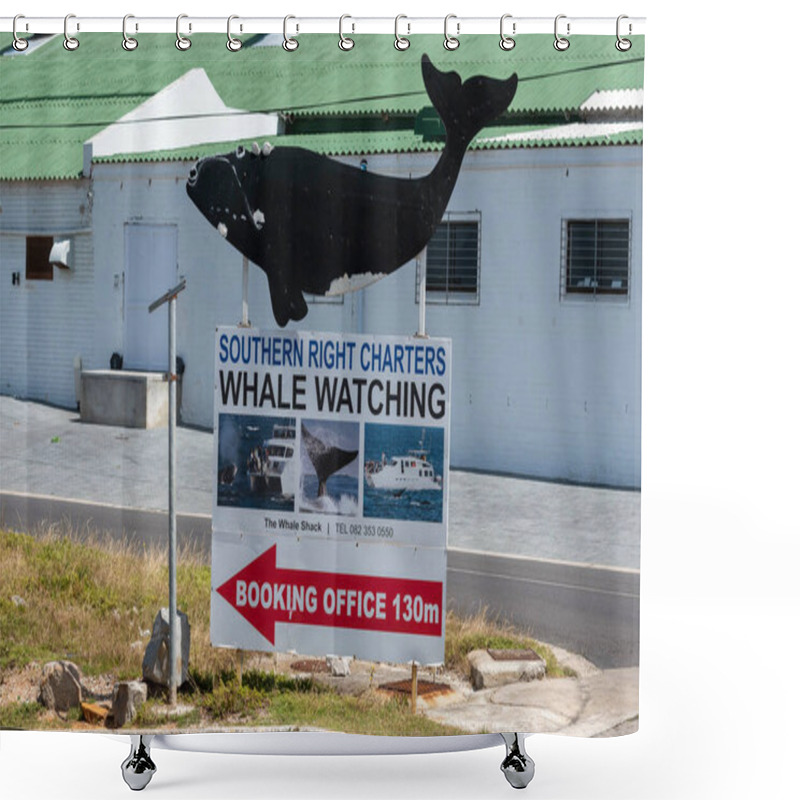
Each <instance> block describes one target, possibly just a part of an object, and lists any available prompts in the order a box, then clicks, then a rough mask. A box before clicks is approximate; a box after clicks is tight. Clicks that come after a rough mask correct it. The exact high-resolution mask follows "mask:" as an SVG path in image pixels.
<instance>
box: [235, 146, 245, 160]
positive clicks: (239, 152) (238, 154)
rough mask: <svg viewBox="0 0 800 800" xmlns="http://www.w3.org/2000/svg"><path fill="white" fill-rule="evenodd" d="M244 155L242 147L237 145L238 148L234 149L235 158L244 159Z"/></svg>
mask: <svg viewBox="0 0 800 800" xmlns="http://www.w3.org/2000/svg"><path fill="white" fill-rule="evenodd" d="M244 153H245V150H244V145H241V144H240V145H239V146H238V147H237V148H236V158H244Z"/></svg>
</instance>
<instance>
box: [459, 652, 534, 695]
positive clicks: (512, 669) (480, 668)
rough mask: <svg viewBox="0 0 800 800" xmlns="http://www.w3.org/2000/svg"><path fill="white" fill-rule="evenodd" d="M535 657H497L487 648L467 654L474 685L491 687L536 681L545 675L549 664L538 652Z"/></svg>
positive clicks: (475, 686) (475, 687)
mask: <svg viewBox="0 0 800 800" xmlns="http://www.w3.org/2000/svg"><path fill="white" fill-rule="evenodd" d="M534 655H536V658H535V659H505V660H497V659H495V658H494V657H493V656H492V655H491V654H490V653H489V652H488V651H487V650H473V651H472V652H471V653H468V654H467V660H468V661H469V667H470V679H471V681H472V687H473V688H474V689H476V690H480V689H491V688H493V687H495V686H505V685H506V684H508V683H517V682H519V681H534V680H538V679H541V678H543V677H544V674H545V672H546V669H547V666H546V664H545V662H544V659H542V658H541V656H539V655H538V654H534Z"/></svg>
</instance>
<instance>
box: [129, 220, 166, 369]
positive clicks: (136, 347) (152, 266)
mask: <svg viewBox="0 0 800 800" xmlns="http://www.w3.org/2000/svg"><path fill="white" fill-rule="evenodd" d="M177 282H178V228H177V226H176V225H139V224H126V225H125V350H124V352H123V364H124V366H125V369H141V370H152V371H155V372H166V370H167V369H168V367H169V353H168V351H169V340H168V325H169V315H168V308H167V304H166V303H165V304H164V305H162V306H161V307H160V308H158V309H156V310H155V311H154V312H153V313H152V314H151V313H149V311H148V310H147V309H148V307H149V305H150V303H152V302H153V300H157V299H158V298H159V297H161V295H162V294H164V293H165V292H166V291H167V290H168V289H171V288H172V287H173V286H175V284H176V283H177Z"/></svg>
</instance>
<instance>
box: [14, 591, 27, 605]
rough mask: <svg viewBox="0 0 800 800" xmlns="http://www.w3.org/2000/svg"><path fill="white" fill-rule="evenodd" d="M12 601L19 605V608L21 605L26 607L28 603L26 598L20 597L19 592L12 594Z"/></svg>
mask: <svg viewBox="0 0 800 800" xmlns="http://www.w3.org/2000/svg"><path fill="white" fill-rule="evenodd" d="M11 602H12V603H13V604H14V605H15V606H17V608H19V607H20V606H22V607H23V608H24V607H25V606H26V605H28V604H27V602H26V601H25V598H24V597H20V596H19V595H18V594H13V595H11Z"/></svg>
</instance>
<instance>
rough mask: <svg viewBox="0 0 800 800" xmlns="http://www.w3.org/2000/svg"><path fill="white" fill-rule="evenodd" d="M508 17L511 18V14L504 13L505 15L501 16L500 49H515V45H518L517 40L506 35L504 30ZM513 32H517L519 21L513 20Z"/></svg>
mask: <svg viewBox="0 0 800 800" xmlns="http://www.w3.org/2000/svg"><path fill="white" fill-rule="evenodd" d="M507 19H511V14H503V16H502V17H500V49H501V50H513V49H514V45H516V42H515V41H514V39H512V38H511V37H510V36H506V35H505V33H504V31H503V25H504V24H505V21H506V20H507ZM511 32H512V33H516V32H517V23H516V22H513V23H512V24H511Z"/></svg>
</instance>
